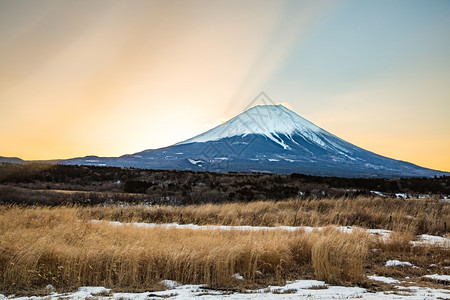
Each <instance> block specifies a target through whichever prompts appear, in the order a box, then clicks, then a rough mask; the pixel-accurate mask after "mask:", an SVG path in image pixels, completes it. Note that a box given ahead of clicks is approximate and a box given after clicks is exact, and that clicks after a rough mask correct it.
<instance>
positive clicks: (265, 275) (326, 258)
mask: <svg viewBox="0 0 450 300" xmlns="http://www.w3.org/2000/svg"><path fill="white" fill-rule="evenodd" d="M358 201H360V202H362V199H360V200H358ZM380 201H381V200H380ZM312 202H313V201H311V203H310V204H309V205H310V206H311V205H313V204H312ZM323 203H328V202H326V201H325V202H323ZM345 204H347V206H350V204H349V203H348V202H347V201H346V200H342V201H341V203H340V204H339V207H340V209H338V210H337V211H338V212H339V213H341V214H342V215H344V213H343V212H344V211H345V208H346V206H345ZM299 205H300V204H299V203H296V202H292V203H290V202H289V201H286V202H278V203H270V202H268V203H265V202H264V203H262V202H261V203H251V204H237V205H236V206H234V205H233V204H227V205H225V206H221V207H217V208H215V207H214V206H209V205H207V206H204V207H203V209H202V207H186V208H174V207H164V208H158V209H159V210H162V211H164V210H167V211H169V210H174V215H178V213H180V212H181V213H183V218H188V216H190V215H189V213H188V211H190V212H191V214H192V218H194V217H196V218H201V216H210V217H209V218H211V216H214V215H220V220H229V221H228V222H230V223H233V221H232V220H233V211H234V220H236V221H234V222H235V223H233V224H242V223H245V221H242V220H247V219H248V220H250V221H252V216H253V214H259V215H260V216H263V220H266V222H268V224H272V225H273V224H275V223H276V222H278V221H279V220H283V219H282V216H284V217H286V218H287V217H289V215H287V216H286V215H284V213H285V211H290V210H292V207H297V206H299ZM304 205H308V204H307V202H305V204H304ZM316 205H319V203H317V204H316ZM372 205H373V204H372ZM424 205H425V207H426V205H427V204H424ZM158 209H156V208H155V209H154V208H142V207H130V208H127V209H124V208H113V207H107V208H103V215H101V212H102V209H101V208H91V209H88V208H77V207H57V208H44V207H34V208H21V207H17V206H2V207H0V237H1V239H0V293H5V294H10V293H15V294H16V295H17V294H21V293H22V294H23V293H25V294H26V293H34V294H36V293H38V292H39V291H43V289H44V287H45V286H46V285H47V284H52V285H53V286H55V287H56V288H57V289H59V290H65V289H73V288H76V287H79V286H85V285H87V286H105V287H110V288H115V289H126V290H128V291H130V290H136V291H137V290H142V289H149V288H150V289H158V288H161V286H159V282H161V280H163V279H170V280H176V281H179V282H182V283H201V284H206V285H208V286H210V287H215V288H233V289H236V288H242V289H245V288H250V287H256V286H267V285H268V284H275V283H276V284H280V283H283V282H285V281H286V280H291V279H319V280H324V281H326V282H327V283H332V284H342V285H359V286H364V287H367V288H370V289H375V290H377V289H383V285H382V284H374V283H373V282H370V281H369V280H368V279H367V278H366V277H365V276H364V275H372V274H374V273H376V274H378V275H386V276H393V277H399V278H400V277H402V278H404V277H405V276H409V277H410V278H412V279H415V280H416V281H419V282H422V283H423V284H425V285H435V284H436V283H433V282H431V281H430V282H427V281H426V280H423V279H421V276H422V275H425V274H428V273H427V272H428V271H427V268H430V265H432V264H434V265H435V267H433V268H434V269H433V271H436V272H439V273H440V274H448V273H449V269H448V267H449V266H450V260H449V257H450V252H449V249H448V248H442V247H440V246H438V245H431V244H423V245H420V244H419V245H415V246H414V245H412V244H411V243H410V241H411V239H412V238H413V237H414V234H413V233H412V232H413V231H417V228H416V227H411V226H410V227H408V228H410V229H411V230H412V231H402V232H401V233H400V232H397V233H393V234H392V235H391V237H390V238H389V239H387V240H383V239H380V238H376V239H374V238H373V236H369V235H368V234H367V233H366V232H365V231H363V230H355V231H353V232H352V233H343V232H340V231H338V230H336V229H334V228H333V227H331V226H330V227H327V228H325V229H324V230H321V231H312V232H305V231H302V230H297V231H292V232H291V231H283V230H272V231H239V230H232V231H221V230H189V229H167V228H140V227H137V226H133V225H129V226H112V225H110V224H109V223H107V222H101V223H93V222H90V218H103V219H108V218H111V219H114V218H113V217H112V215H114V214H116V213H118V212H119V211H122V216H121V218H122V220H126V219H127V218H130V219H133V220H139V219H138V217H137V216H138V214H137V213H138V212H141V211H142V212H143V213H144V212H145V211H148V213H150V212H152V211H153V210H158ZM334 209H336V208H330V211H333V212H334ZM360 209H364V207H361V208H360ZM366 209H368V208H366ZM443 209H444V210H445V211H447V210H448V207H447V206H444V207H443ZM430 210H431V208H430ZM374 211H375V210H374ZM175 212H176V213H175ZM263 212H264V213H263ZM297 212H298V210H297ZM406 212H407V210H406V209H405V208H396V209H393V210H392V211H391V213H392V214H393V216H397V214H398V216H403V214H404V213H406ZM145 213H147V212H145ZM316 213H317V214H319V210H318V209H317V212H316ZM408 213H410V214H416V216H417V215H418V214H420V213H421V212H420V210H419V209H417V210H414V211H408ZM435 213H436V215H437V212H435ZM128 214H129V216H128ZM374 214H375V215H377V214H380V215H381V212H379V211H376V213H374ZM333 215H334V214H333ZM446 216H447V217H448V214H447V215H446ZM227 218H228V219H227ZM245 218H247V219H245ZM332 218H333V216H330V220H332ZM396 218H397V217H396ZM208 220H211V219H207V218H206V219H205V220H203V221H202V222H203V223H207V222H208ZM298 220H300V219H298ZM311 220H314V218H311ZM317 220H320V221H317V223H316V224H317V225H319V224H322V223H320V222H325V221H324V220H321V219H317ZM169 221H171V220H169ZM212 221H213V222H214V221H215V218H213V219H212ZM269 221H270V222H269ZM292 221H293V220H292V218H291V219H290V221H289V222H292ZM402 226H403V225H402ZM405 226H406V225H405ZM427 226H431V225H427ZM405 228H406V227H405ZM394 230H395V228H394ZM387 259H400V260H408V261H409V262H411V263H413V264H414V265H415V266H417V268H387V267H385V262H386V260H387ZM236 273H239V274H241V275H242V276H243V277H244V279H245V280H238V279H236V278H235V277H233V274H236ZM416 284H417V283H416Z"/></svg>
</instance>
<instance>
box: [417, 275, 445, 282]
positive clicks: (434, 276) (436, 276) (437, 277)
mask: <svg viewBox="0 0 450 300" xmlns="http://www.w3.org/2000/svg"><path fill="white" fill-rule="evenodd" d="M423 277H426V278H430V279H434V280H439V281H447V282H450V275H439V274H433V275H424V276H423Z"/></svg>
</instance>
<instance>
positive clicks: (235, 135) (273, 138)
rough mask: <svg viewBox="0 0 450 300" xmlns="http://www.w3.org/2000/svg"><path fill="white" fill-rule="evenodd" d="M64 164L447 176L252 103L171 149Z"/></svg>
mask: <svg viewBox="0 0 450 300" xmlns="http://www.w3.org/2000/svg"><path fill="white" fill-rule="evenodd" d="M61 163H63V164H87V165H101V166H119V167H135V168H147V169H176V170H195V171H212V172H231V171H233V172H270V173H287V174H289V173H303V174H309V175H319V176H340V177H384V178H392V177H432V176H441V175H449V173H446V172H441V171H436V170H431V169H427V168H422V167H419V166H416V165H414V164H411V163H407V162H403V161H399V160H395V159H391V158H388V157H384V156H381V155H378V154H376V153H373V152H370V151H367V150H365V149H362V148H360V147H358V146H355V145H353V144H351V143H348V142H346V141H344V140H343V139H341V138H339V137H337V136H335V135H333V134H331V133H329V132H327V131H326V130H324V129H322V128H320V127H318V126H316V125H314V124H313V123H311V122H310V121H308V120H306V119H304V118H302V117H301V116H299V115H297V114H296V113H295V112H293V111H291V110H289V109H287V108H286V107H284V106H282V105H261V106H255V107H252V108H250V109H248V110H246V111H244V112H243V113H241V114H239V115H237V116H236V117H234V118H232V119H231V120H229V121H228V122H226V123H224V124H222V125H220V126H217V127H215V128H213V129H211V130H209V131H207V132H205V133H203V134H200V135H198V136H195V137H193V138H191V139H188V140H186V141H183V142H180V143H178V144H175V145H173V146H170V147H165V148H160V149H150V150H144V151H142V152H139V153H135V154H130V155H123V156H121V157H111V158H101V157H84V158H74V159H70V160H66V161H63V162H61Z"/></svg>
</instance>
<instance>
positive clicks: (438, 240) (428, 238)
mask: <svg viewBox="0 0 450 300" xmlns="http://www.w3.org/2000/svg"><path fill="white" fill-rule="evenodd" d="M91 222H93V223H99V222H108V223H109V224H111V225H114V226H123V225H131V226H137V227H144V228H168V229H169V228H176V229H192V230H224V231H230V230H240V231H250V230H253V231H260V230H266V231H269V230H286V231H296V230H304V231H306V232H311V231H313V230H322V229H323V228H325V227H311V226H276V227H269V226H250V225H241V226H229V225H196V224H178V223H166V224H156V223H137V222H135V223H121V222H116V221H99V220H91ZM335 228H336V229H338V230H340V231H342V232H345V233H351V232H353V230H363V229H362V228H360V227H353V226H335ZM365 231H366V232H367V233H368V234H370V235H371V236H373V237H379V238H381V239H387V238H389V236H390V234H391V231H390V230H385V229H365ZM417 238H418V240H417V241H411V243H412V244H413V245H421V244H434V245H439V246H441V247H445V248H450V239H449V238H445V237H441V236H434V235H428V234H422V235H419V236H417Z"/></svg>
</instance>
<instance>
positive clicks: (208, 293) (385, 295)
mask: <svg viewBox="0 0 450 300" xmlns="http://www.w3.org/2000/svg"><path fill="white" fill-rule="evenodd" d="M166 281H167V282H171V284H170V285H171V286H172V287H169V289H168V290H165V291H159V292H143V293H112V292H111V290H110V289H107V288H104V287H81V288H79V290H78V291H77V292H74V293H61V294H58V293H52V294H50V295H48V296H45V297H35V296H33V297H21V298H15V297H14V296H10V297H5V296H3V295H0V300H5V299H16V300H17V299H20V300H28V299H30V300H31V299H52V300H53V299H55V300H56V299H93V298H98V299H130V300H131V299H133V300H144V299H161V298H168V299H175V300H181V299H232V300H235V299H355V298H357V299H410V300H418V299H449V297H450V290H448V289H431V288H422V287H401V286H396V287H395V289H396V291H395V294H394V291H387V292H378V293H369V292H367V290H366V289H364V288H360V287H344V286H330V285H327V284H325V282H323V281H317V280H296V281H291V282H287V284H286V285H284V286H269V287H267V288H264V289H259V290H248V291H246V292H245V293H240V292H235V291H220V290H211V289H207V288H205V287H204V286H202V285H182V284H179V283H177V282H174V281H170V280H166ZM164 282H165V281H164Z"/></svg>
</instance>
